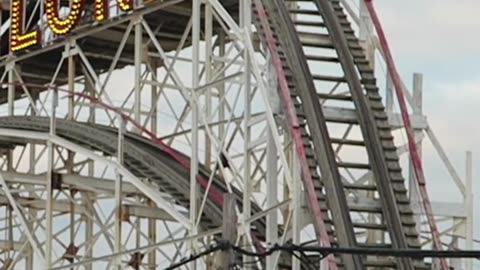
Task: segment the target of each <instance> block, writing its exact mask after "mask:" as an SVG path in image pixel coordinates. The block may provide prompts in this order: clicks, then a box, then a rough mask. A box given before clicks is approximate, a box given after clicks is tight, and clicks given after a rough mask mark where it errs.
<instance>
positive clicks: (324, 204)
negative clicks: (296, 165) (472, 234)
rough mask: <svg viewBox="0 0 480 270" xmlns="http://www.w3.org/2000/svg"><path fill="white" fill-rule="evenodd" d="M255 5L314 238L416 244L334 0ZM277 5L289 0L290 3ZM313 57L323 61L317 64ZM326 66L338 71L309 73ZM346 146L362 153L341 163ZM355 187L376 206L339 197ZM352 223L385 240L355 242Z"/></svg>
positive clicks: (376, 100) (356, 263)
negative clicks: (354, 175) (358, 175)
mask: <svg viewBox="0 0 480 270" xmlns="http://www.w3.org/2000/svg"><path fill="white" fill-rule="evenodd" d="M254 3H255V7H254V11H255V13H256V18H257V28H258V29H260V30H259V32H260V37H261V39H262V42H263V43H264V45H265V46H266V47H267V48H268V50H269V52H270V54H271V55H272V59H273V62H274V65H275V67H276V71H277V75H278V76H279V85H280V86H279V91H280V96H281V99H282V102H283V106H284V108H285V111H286V112H287V119H288V121H289V127H290V129H291V133H292V136H293V137H294V138H295V139H296V140H295V143H296V149H297V154H298V155H299V158H300V162H301V164H302V166H301V167H302V178H303V181H304V185H305V189H306V192H307V194H308V197H309V207H310V210H311V212H312V215H314V221H315V229H316V231H317V236H318V238H319V240H320V244H324V245H326V246H329V245H332V246H365V245H368V246H377V247H378V246H381V247H386V248H420V244H419V241H418V232H417V230H416V227H415V226H416V224H415V221H414V218H413V212H412V210H411V208H410V202H409V199H408V197H407V190H406V188H405V184H404V178H403V176H402V174H401V168H400V165H399V158H398V155H397V152H396V150H397V149H396V147H395V146H394V142H393V136H392V131H391V127H390V125H389V123H388V118H387V114H386V112H385V107H384V106H383V104H382V99H381V96H380V95H379V90H378V87H377V86H376V80H375V77H374V71H373V70H372V68H371V67H370V63H369V61H368V60H367V59H366V56H365V53H364V52H363V49H362V47H361V46H360V43H359V41H358V39H357V38H356V36H355V34H354V31H353V29H352V28H351V26H350V24H349V22H348V20H347V16H346V15H345V13H344V11H343V8H342V7H341V5H340V3H339V1H337V0H310V1H309V0H301V1H281V0H272V1H267V0H263V1H260V0H256V1H254ZM286 4H296V5H297V6H296V7H295V8H292V9H289V8H288V7H287V5H286ZM304 18H306V19H304ZM304 29H307V30H304ZM322 64H323V65H327V66H328V65H330V66H331V67H330V69H328V68H327V69H324V70H321V69H319V68H316V67H318V65H322ZM332 66H334V67H335V68H336V70H337V73H336V75H335V76H332V75H325V74H317V73H314V72H319V71H320V72H328V70H332V69H333V68H332ZM338 74H340V75H338ZM282 81H283V83H282ZM328 84H331V85H332V84H333V87H330V88H332V90H331V91H328V92H325V85H328ZM322 86H323V88H322ZM339 88H343V89H345V93H341V94H335V93H334V92H335V90H336V89H339ZM326 90H330V89H326ZM325 104H335V109H336V110H340V111H343V112H348V113H353V114H354V115H355V117H354V118H351V119H346V118H343V117H331V118H326V117H325V115H324V113H323V112H322V111H324V110H326V109H329V108H328V106H327V105H325ZM288 112H294V114H289V113H288ZM333 127H335V128H336V129H339V128H342V127H343V129H344V130H346V132H345V133H344V134H343V136H339V137H335V136H332V135H331V133H332V130H333ZM354 128H357V129H358V131H359V132H358V134H356V139H349V138H348V137H349V134H350V133H351V131H352V129H354ZM346 147H350V148H356V149H360V151H361V153H363V157H364V160H363V161H361V162H359V161H345V160H346V159H347V158H348V157H346V156H345V157H343V156H342V155H341V149H342V148H346ZM357 158H358V157H357ZM341 171H342V172H346V173H348V172H350V171H357V172H362V174H363V175H370V178H371V180H372V181H369V182H368V183H367V184H365V183H356V182H353V183H350V182H347V181H345V179H343V178H342V177H341V176H340V175H341V174H340V172H341ZM312 188H314V190H312ZM362 192H363V193H365V192H367V193H370V194H372V193H373V194H374V198H375V200H374V201H376V202H377V204H373V205H369V206H363V205H362V206H357V205H356V204H355V203H353V204H352V203H349V202H348V199H347V198H348V197H351V196H352V195H353V196H355V194H357V193H362ZM318 206H320V208H321V213H322V214H321V215H319V212H318ZM358 213H369V214H376V215H378V216H380V218H379V219H373V220H372V219H368V220H363V221H362V222H359V221H355V222H354V221H353V219H354V218H353V217H355V216H356V214H358ZM360 230H366V231H368V232H374V231H376V232H380V233H382V234H383V233H387V235H388V238H389V239H390V241H386V242H384V243H375V242H367V243H361V242H360V239H359V238H358V236H356V235H355V233H356V232H358V231H360ZM325 233H328V238H327V239H328V243H325ZM329 266H330V269H335V268H337V267H341V266H343V267H345V268H346V269H367V268H372V267H374V268H394V269H422V268H425V265H424V264H423V262H419V261H413V260H412V259H406V258H405V259H397V260H396V261H395V260H392V259H389V258H383V259H382V258H359V257H357V256H353V257H350V256H342V257H341V258H340V259H337V260H336V265H332V260H331V259H330V263H329Z"/></svg>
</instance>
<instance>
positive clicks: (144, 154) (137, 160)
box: [0, 117, 265, 240]
mask: <svg viewBox="0 0 480 270" xmlns="http://www.w3.org/2000/svg"><path fill="white" fill-rule="evenodd" d="M0 127H1V128H10V129H20V130H28V131H37V132H48V130H49V118H46V117H0ZM56 134H57V135H58V136H60V137H62V138H64V139H67V140H69V141H72V142H74V143H77V144H79V145H81V146H83V147H86V148H88V149H91V150H93V151H98V152H101V153H102V154H104V155H106V156H116V151H117V150H116V149H117V145H116V143H117V142H116V140H117V139H116V138H117V132H116V130H115V129H113V128H111V127H107V126H101V125H89V124H82V123H79V122H74V121H67V120H60V119H57V122H56ZM7 139H8V138H7ZM170 150H171V151H174V152H176V153H178V152H177V151H175V150H174V149H170ZM178 154H180V153H178ZM182 156H183V155H182ZM183 157H184V158H185V159H187V157H185V156H183ZM124 165H125V167H126V168H127V169H128V170H129V171H131V172H132V173H133V174H134V175H135V176H137V177H139V178H146V179H149V180H151V181H152V182H154V183H155V184H156V185H157V186H158V187H159V189H160V191H162V192H165V193H168V194H170V195H172V197H173V198H174V199H175V202H176V203H177V204H178V205H181V206H183V207H185V208H188V206H189V202H190V201H189V194H190V185H189V183H190V182H189V181H190V178H189V170H188V168H185V167H183V166H182V165H181V164H180V163H178V162H177V161H175V159H174V158H173V157H172V156H171V154H170V153H167V152H166V151H164V150H162V149H160V148H159V147H158V146H157V145H155V144H153V143H152V142H151V141H149V140H147V139H145V138H143V137H141V136H138V135H135V134H127V135H126V136H125V140H124ZM200 174H201V177H203V178H206V179H208V176H209V175H210V173H209V172H208V171H207V170H206V169H205V168H202V167H201V168H200ZM199 182H200V181H199ZM200 186H201V187H202V188H203V189H205V187H206V185H203V184H202V183H200ZM227 192H228V190H227V187H226V186H225V183H224V182H223V180H222V179H221V178H220V177H214V180H213V184H212V187H211V188H210V191H209V197H210V198H209V199H208V200H207V201H206V204H205V208H204V211H203V212H202V218H201V222H200V226H201V227H202V228H203V229H209V228H217V227H219V226H221V220H222V204H223V201H219V200H218V199H213V197H217V196H218V195H222V194H223V193H227ZM234 194H235V195H236V197H237V201H238V202H241V200H242V195H241V193H240V192H239V191H238V190H234ZM213 195H215V196H213ZM259 211H260V209H259V208H258V207H257V206H255V205H253V206H252V212H259ZM252 230H254V233H255V235H258V238H259V239H260V240H261V239H262V238H261V236H262V235H265V224H264V221H263V219H259V220H257V221H255V222H254V223H253V226H252Z"/></svg>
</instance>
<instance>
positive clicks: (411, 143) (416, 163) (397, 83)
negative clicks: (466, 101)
mask: <svg viewBox="0 0 480 270" xmlns="http://www.w3.org/2000/svg"><path fill="white" fill-rule="evenodd" d="M364 1H365V4H366V6H367V9H368V12H369V13H370V17H371V19H372V22H373V25H374V26H375V30H376V31H377V35H378V38H379V40H380V46H381V47H382V50H383V53H384V54H385V61H386V64H387V68H388V72H389V73H390V76H391V78H392V82H393V85H394V87H395V93H396V95H397V99H398V104H399V105H400V110H401V115H402V119H403V123H404V125H405V130H406V133H407V139H408V149H409V152H410V158H411V161H412V165H413V168H414V171H415V176H416V179H417V182H418V186H419V189H420V196H421V197H422V202H423V206H424V208H425V213H426V215H427V219H428V224H429V226H430V230H431V232H432V239H433V245H434V247H435V249H437V250H442V243H441V241H440V235H439V232H438V228H437V225H436V223H435V218H434V216H433V209H432V205H431V203H430V199H429V196H428V192H427V187H426V181H425V174H424V172H423V166H422V161H421V160H420V156H419V155H418V149H417V145H416V144H415V136H414V133H413V128H412V123H411V121H410V116H409V114H408V108H407V103H406V101H405V96H404V94H403V91H402V89H403V87H402V81H401V79H400V75H399V74H398V71H397V68H396V66H395V61H394V60H393V56H392V53H391V51H390V47H389V45H388V41H387V38H386V36H385V32H384V31H383V27H382V24H381V22H380V19H379V18H378V15H377V12H376V11H375V7H374V6H373V3H372V0H364ZM439 260H440V267H441V269H442V270H448V269H449V267H448V264H447V260H446V259H445V258H440V259H439Z"/></svg>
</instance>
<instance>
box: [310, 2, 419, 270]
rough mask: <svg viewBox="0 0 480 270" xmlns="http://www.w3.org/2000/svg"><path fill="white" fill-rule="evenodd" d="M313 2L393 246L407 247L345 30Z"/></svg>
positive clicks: (407, 263) (404, 264) (405, 265)
mask: <svg viewBox="0 0 480 270" xmlns="http://www.w3.org/2000/svg"><path fill="white" fill-rule="evenodd" d="M314 2H315V4H316V5H317V7H318V9H319V10H321V11H322V15H323V19H324V22H325V25H326V27H327V29H328V30H329V34H330V38H331V40H332V43H333V45H334V47H335V50H336V52H337V55H338V58H339V61H340V64H341V66H342V68H343V72H344V75H345V80H346V83H347V85H348V86H349V88H350V93H351V95H352V98H353V101H354V103H355V105H356V108H357V110H358V111H359V113H358V118H359V119H358V120H359V124H360V126H361V130H362V134H363V138H364V140H365V144H366V146H367V152H368V156H369V160H370V163H371V165H372V166H371V167H372V171H373V173H374V178H375V180H376V183H377V187H378V192H379V195H380V199H381V200H382V202H383V203H382V208H383V214H384V217H385V219H386V223H387V226H388V227H389V228H390V230H389V231H390V237H391V240H392V245H393V247H394V248H407V247H408V244H407V240H406V237H405V232H404V231H403V227H402V221H401V219H400V215H399V210H398V207H397V204H396V201H395V196H394V192H393V190H392V188H391V186H390V185H389V183H390V181H389V180H390V174H389V170H388V167H387V164H386V158H385V154H384V152H383V149H382V144H381V141H380V135H379V133H378V130H377V128H376V125H375V119H374V116H373V113H372V111H371V108H370V106H369V104H368V101H367V99H366V96H365V94H364V92H363V89H364V88H363V86H362V83H361V81H360V78H359V77H358V71H357V69H356V65H355V62H354V60H353V57H352V55H351V52H350V49H349V45H348V42H347V39H346V37H345V34H344V31H343V29H342V26H341V25H340V23H339V21H338V18H337V16H336V15H335V11H334V9H333V7H332V5H331V3H330V1H329V0H314ZM397 265H398V267H399V268H400V269H414V265H413V261H412V260H411V259H410V258H402V259H399V263H398V264H397Z"/></svg>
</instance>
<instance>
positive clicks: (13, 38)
mask: <svg viewBox="0 0 480 270" xmlns="http://www.w3.org/2000/svg"><path fill="white" fill-rule="evenodd" d="M25 2H26V0H12V2H11V3H12V4H11V9H10V18H11V26H10V50H11V51H12V52H15V51H19V50H22V49H25V48H27V47H30V46H33V45H36V44H39V43H40V36H41V33H40V31H39V30H38V29H36V30H32V31H30V32H28V33H24V31H25V30H24V20H25V18H24V17H25ZM59 2H60V0H45V14H46V17H47V23H48V28H49V29H50V30H52V32H53V33H55V34H56V35H65V34H68V33H69V32H70V31H72V30H73V29H75V27H76V26H77V25H78V23H79V22H80V19H81V17H82V12H83V11H84V9H85V0H70V12H69V13H68V14H67V15H66V16H63V17H62V18H61V17H60V15H59V12H58V7H59ZM116 2H117V6H118V7H119V8H120V9H121V10H122V11H129V10H132V9H133V0H116ZM108 3H109V0H95V1H94V7H93V14H94V15H93V17H94V19H95V20H96V21H103V20H105V19H107V18H108V16H109V12H108V11H109V6H108Z"/></svg>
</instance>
